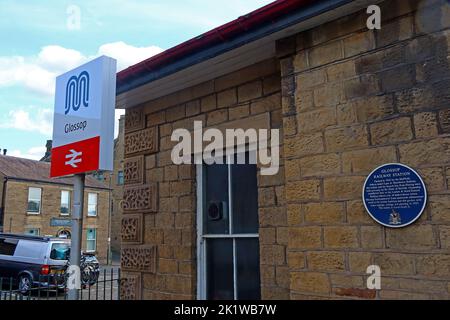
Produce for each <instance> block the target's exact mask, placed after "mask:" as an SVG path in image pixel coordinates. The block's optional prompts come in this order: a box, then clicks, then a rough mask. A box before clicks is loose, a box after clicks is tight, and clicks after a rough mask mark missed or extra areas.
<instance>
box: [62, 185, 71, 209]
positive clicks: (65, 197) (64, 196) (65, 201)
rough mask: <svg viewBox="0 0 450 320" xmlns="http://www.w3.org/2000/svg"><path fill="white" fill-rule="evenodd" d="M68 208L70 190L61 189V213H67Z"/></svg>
mask: <svg viewBox="0 0 450 320" xmlns="http://www.w3.org/2000/svg"><path fill="white" fill-rule="evenodd" d="M69 209H70V192H69V191H65V190H63V191H61V210H60V211H61V213H62V214H68V213H69Z"/></svg>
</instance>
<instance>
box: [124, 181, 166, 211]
mask: <svg viewBox="0 0 450 320" xmlns="http://www.w3.org/2000/svg"><path fill="white" fill-rule="evenodd" d="M156 192H157V189H156V183H150V184H146V185H143V186H133V187H125V188H124V190H123V211H124V213H127V212H156V211H157V209H158V208H157V199H156Z"/></svg>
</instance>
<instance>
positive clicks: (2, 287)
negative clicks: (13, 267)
mask: <svg viewBox="0 0 450 320" xmlns="http://www.w3.org/2000/svg"><path fill="white" fill-rule="evenodd" d="M21 289H22V290H21ZM67 299H68V284H67V276H66V275H65V274H62V275H41V276H39V279H35V280H34V283H33V285H32V286H31V287H29V289H28V290H26V289H24V288H23V286H22V288H20V287H19V279H18V278H15V277H0V302H1V301H3V300H67ZM78 299H79V300H120V269H119V268H109V270H106V269H103V270H100V272H99V276H98V279H96V280H95V282H94V280H92V281H91V282H90V283H89V282H87V283H85V284H82V286H81V289H80V290H79V291H78Z"/></svg>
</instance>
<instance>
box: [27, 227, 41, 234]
mask: <svg viewBox="0 0 450 320" xmlns="http://www.w3.org/2000/svg"><path fill="white" fill-rule="evenodd" d="M25 234H28V235H30V236H38V235H39V234H40V232H39V229H38V228H27V229H25Z"/></svg>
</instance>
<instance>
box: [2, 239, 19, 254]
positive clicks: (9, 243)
mask: <svg viewBox="0 0 450 320" xmlns="http://www.w3.org/2000/svg"><path fill="white" fill-rule="evenodd" d="M18 241H19V240H16V239H5V238H0V254H3V255H6V256H12V255H14V251H16V247H17V242H18Z"/></svg>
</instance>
